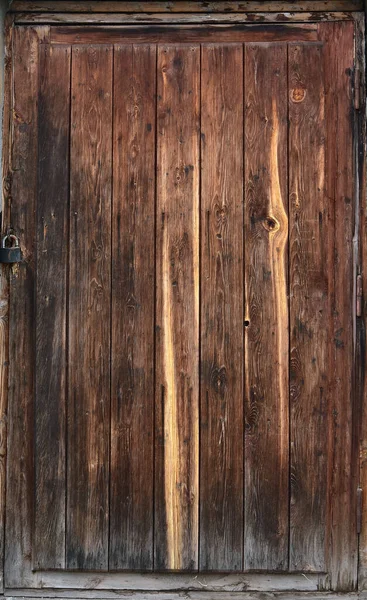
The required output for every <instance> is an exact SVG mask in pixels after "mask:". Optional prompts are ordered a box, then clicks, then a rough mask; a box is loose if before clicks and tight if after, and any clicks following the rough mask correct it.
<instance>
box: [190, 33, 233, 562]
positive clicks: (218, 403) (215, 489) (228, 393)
mask: <svg viewBox="0 0 367 600" xmlns="http://www.w3.org/2000/svg"><path fill="white" fill-rule="evenodd" d="M201 63H202V74H201V110H202V113H201V300H200V305H201V386H200V394H201V401H200V407H201V408H200V568H201V569H202V570H214V571H215V570H219V571H239V570H241V569H242V563H243V263H242V261H243V236H242V227H243V151H242V149H243V47H242V45H239V44H236V45H234V44H231V45H227V46H223V45H221V46H219V45H216V44H210V45H209V44H205V45H203V47H202V58H201Z"/></svg>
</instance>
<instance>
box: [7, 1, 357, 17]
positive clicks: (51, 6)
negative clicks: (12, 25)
mask: <svg viewBox="0 0 367 600" xmlns="http://www.w3.org/2000/svg"><path fill="white" fill-rule="evenodd" d="M363 8H364V7H363V0H329V1H327V0H324V1H313V2H312V1H300V2H297V3H296V2H294V1H288V2H287V1H283V2H276V1H267V2H266V1H263V2H255V1H247V2H186V1H176V2H148V1H143V2H118V1H100V0H94V1H93V0H92V1H85V0H82V1H80V2H77V1H76V0H74V1H67V0H65V1H62V0H61V1H60V0H56V1H55V0H54V1H47V0H45V1H42V0H40V1H39V2H31V1H27V0H14V2H13V3H12V4H11V7H10V10H11V11H12V12H30V13H32V12H33V13H35V12H63V13H66V12H70V13H75V12H76V13H78V12H79V13H81V12H84V13H119V12H120V13H141V12H149V13H152V14H154V13H165V12H168V13H220V12H226V13H228V14H229V13H246V12H273V13H274V12H284V11H289V10H290V9H292V10H295V11H297V12H310V11H312V12H322V13H323V12H335V11H340V10H341V11H359V10H363Z"/></svg>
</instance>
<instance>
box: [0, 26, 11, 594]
mask: <svg viewBox="0 0 367 600" xmlns="http://www.w3.org/2000/svg"><path fill="white" fill-rule="evenodd" d="M13 20H14V17H13V16H12V15H6V17H5V64H4V109H3V154H2V194H1V198H2V200H1V211H2V213H1V216H2V218H1V233H3V232H4V231H5V229H6V226H7V223H9V211H10V200H11V179H12V178H11V147H12V139H11V138H12V136H11V129H12V128H11V123H12V118H11V112H12V32H13ZM8 272H9V266H5V265H2V266H1V268H0V556H1V568H0V592H2V591H3V589H4V588H3V581H4V547H5V494H6V447H7V404H8V361H9V319H8V307H9V286H8Z"/></svg>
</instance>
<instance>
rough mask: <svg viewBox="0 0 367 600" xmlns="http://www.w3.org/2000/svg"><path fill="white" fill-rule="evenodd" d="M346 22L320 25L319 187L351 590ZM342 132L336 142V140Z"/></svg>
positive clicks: (341, 577)
mask: <svg viewBox="0 0 367 600" xmlns="http://www.w3.org/2000/svg"><path fill="white" fill-rule="evenodd" d="M353 36H354V27H353V25H352V23H346V24H345V25H344V26H342V25H341V24H340V23H334V24H332V25H330V27H329V26H328V27H326V25H325V24H321V25H320V38H321V39H322V41H323V42H324V43H325V51H324V73H325V92H326V96H325V114H326V115H327V129H326V142H325V144H326V152H325V156H326V165H327V172H326V178H325V189H326V194H327V196H328V197H329V198H330V199H331V200H332V204H333V213H332V214H333V226H332V230H333V236H334V243H333V266H332V267H331V268H333V274H334V289H333V296H332V302H333V304H332V314H331V324H330V327H331V336H330V338H329V345H330V351H331V352H332V356H331V361H332V362H331V366H330V367H329V369H332V370H331V371H330V372H331V373H333V380H332V386H331V402H330V405H329V419H330V428H329V449H328V460H329V506H328V513H329V514H328V517H329V539H328V544H329V547H328V570H329V571H330V573H331V583H332V586H333V588H334V589H339V590H343V591H346V590H350V589H353V588H354V587H355V586H356V581H357V537H356V533H355V532H356V531H357V524H356V517H357V510H356V506H357V503H356V492H357V479H356V475H357V473H356V471H357V456H356V445H355V440H353V438H352V432H353V418H355V415H354V414H353V397H354V389H353V343H354V342H353V320H352V315H353V310H354V308H353V298H354V297H353V278H352V274H353V250H352V241H353V230H354V207H353V198H354V196H353V191H354V190H353V187H354V186H353V154H352V148H353V142H352V124H353V108H352V106H353V105H352V95H351V89H352V86H351V76H352V73H353V58H354V39H353ZM341 140H342V143H341Z"/></svg>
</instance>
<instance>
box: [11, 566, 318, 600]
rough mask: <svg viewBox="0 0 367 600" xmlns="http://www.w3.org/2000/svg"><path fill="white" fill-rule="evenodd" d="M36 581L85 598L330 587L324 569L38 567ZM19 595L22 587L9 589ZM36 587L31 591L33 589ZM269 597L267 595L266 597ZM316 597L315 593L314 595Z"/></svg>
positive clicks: (52, 591) (54, 591)
mask: <svg viewBox="0 0 367 600" xmlns="http://www.w3.org/2000/svg"><path fill="white" fill-rule="evenodd" d="M34 585H35V586H36V587H38V588H39V589H38V593H39V595H40V596H42V595H45V594H47V597H51V596H52V595H58V594H60V595H61V596H64V595H66V597H67V596H70V595H72V594H73V595H75V594H76V590H77V595H78V597H80V598H85V597H87V595H89V597H90V598H98V597H100V598H111V597H112V596H113V597H116V596H117V597H119V596H120V597H123V596H124V597H125V598H126V595H127V594H128V596H129V595H130V592H132V591H134V590H135V591H136V590H140V591H152V592H155V593H156V594H157V593H158V594H159V595H160V594H161V593H164V592H167V591H180V592H181V595H182V596H183V598H185V594H187V593H188V592H189V591H200V592H202V591H203V590H204V592H205V593H206V594H208V593H210V598H211V592H220V593H224V592H233V591H240V592H241V593H243V592H245V591H246V592H250V591H257V592H262V593H264V592H268V593H269V597H270V598H271V599H273V598H274V597H275V598H276V595H275V594H271V592H274V593H275V592H284V591H287V590H288V591H289V590H292V592H291V593H290V598H289V600H292V598H293V595H292V594H293V593H294V592H295V591H304V592H316V591H320V590H322V591H327V590H329V581H328V576H327V575H326V574H325V573H320V574H315V573H307V575H304V574H303V573H290V574H274V573H266V574H265V573H247V574H243V573H238V574H233V573H232V574H221V573H208V574H205V575H204V574H201V573H199V574H198V573H159V574H158V573H154V574H148V573H147V574H142V573H127V572H120V573H100V572H99V573H97V572H94V573H77V572H74V573H70V572H62V571H53V572H52V571H38V572H35V574H34ZM7 591H8V593H9V594H11V595H16V594H18V593H19V590H15V589H11V590H7ZM21 592H22V595H28V593H30V592H31V590H29V589H26V590H24V589H23V590H21ZM34 592H35V590H33V592H32V593H34ZM266 598H267V597H266ZM312 598H313V596H312Z"/></svg>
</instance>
